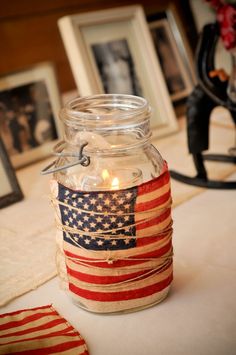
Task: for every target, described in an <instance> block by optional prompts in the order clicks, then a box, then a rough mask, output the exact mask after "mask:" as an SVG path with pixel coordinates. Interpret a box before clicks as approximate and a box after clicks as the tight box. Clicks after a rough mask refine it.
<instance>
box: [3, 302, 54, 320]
mask: <svg viewBox="0 0 236 355" xmlns="http://www.w3.org/2000/svg"><path fill="white" fill-rule="evenodd" d="M46 308H48V309H52V305H51V304H48V305H47V306H41V307H35V308H30V309H20V310H19V311H14V312H9V313H3V314H0V318H4V317H8V316H11V317H12V316H15V315H17V314H20V313H24V312H32V311H37V310H39V309H46Z"/></svg>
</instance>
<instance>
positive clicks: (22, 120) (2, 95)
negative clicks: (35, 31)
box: [0, 62, 61, 168]
mask: <svg viewBox="0 0 236 355" xmlns="http://www.w3.org/2000/svg"><path fill="white" fill-rule="evenodd" d="M60 107H61V99H60V94H59V90H58V85H57V79H56V74H55V70H54V66H53V64H52V63H49V62H45V63H40V64H38V65H35V66H32V67H30V68H27V69H25V70H22V71H19V72H15V73H11V74H7V75H5V76H3V77H1V78H0V135H1V138H2V140H3V142H4V144H5V147H6V150H7V152H8V155H9V157H10V159H11V162H12V164H13V166H14V167H15V168H18V167H22V166H24V165H27V164H29V163H32V162H35V161H36V160H39V159H42V158H45V157H46V156H48V155H49V154H50V153H51V150H52V147H53V145H54V144H55V141H57V139H58V137H59V136H60V124H59V120H58V119H57V117H58V111H59V109H60Z"/></svg>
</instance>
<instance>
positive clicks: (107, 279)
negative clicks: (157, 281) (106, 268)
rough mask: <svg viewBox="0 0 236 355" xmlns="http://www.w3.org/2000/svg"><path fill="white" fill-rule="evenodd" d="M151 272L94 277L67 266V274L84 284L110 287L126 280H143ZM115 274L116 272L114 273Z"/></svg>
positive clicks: (147, 270) (146, 270)
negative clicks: (137, 278) (136, 278)
mask: <svg viewBox="0 0 236 355" xmlns="http://www.w3.org/2000/svg"><path fill="white" fill-rule="evenodd" d="M149 271H151V269H145V270H143V271H139V272H133V273H132V272H131V271H130V273H129V274H123V275H117V276H101V275H92V274H84V273H82V272H78V271H75V270H72V269H71V268H69V267H68V266H67V272H68V274H69V275H70V276H72V277H74V278H76V279H78V280H80V281H83V282H88V283H93V284H97V285H100V284H101V285H110V284H114V283H117V282H122V281H126V280H130V279H132V278H135V277H138V276H140V278H139V280H141V279H142V277H141V276H142V275H144V276H145V274H146V273H147V272H149ZM114 273H115V271H114Z"/></svg>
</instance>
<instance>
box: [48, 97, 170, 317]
mask: <svg viewBox="0 0 236 355" xmlns="http://www.w3.org/2000/svg"><path fill="white" fill-rule="evenodd" d="M150 114H151V109H150V106H149V104H148V102H147V101H146V100H145V99H144V98H141V97H137V96H130V95H115V94H114V95H110V94H108V95H95V96H90V97H84V98H77V99H74V100H72V101H70V102H69V103H68V104H67V105H66V106H65V107H64V108H63V109H62V110H61V112H60V118H61V120H62V122H63V125H64V139H65V141H64V142H63V143H60V144H59V145H58V146H57V147H56V148H55V155H57V156H58V159H57V160H56V161H55V162H54V164H52V165H54V167H53V169H51V172H53V176H54V178H53V181H52V189H51V191H52V202H53V205H54V207H55V210H56V219H57V225H58V229H59V231H60V232H59V236H58V246H59V248H58V249H59V253H58V255H59V257H58V269H59V275H60V276H61V277H62V278H63V279H64V280H65V282H66V284H67V288H68V290H69V293H70V296H71V297H72V299H73V302H74V303H76V304H77V305H78V306H80V307H82V308H85V309H86V310H89V311H93V312H98V313H113V312H124V311H125V312H127V311H133V310H138V309H142V308H146V307H148V306H150V305H152V304H155V303H158V302H160V301H161V300H162V299H163V298H165V296H166V295H167V293H168V290H169V287H170V284H171V281H172V240H171V237H172V219H171V212H170V205H171V196H170V185H169V173H168V169H167V165H166V162H165V161H164V160H163V159H162V157H161V155H160V153H159V152H158V151H157V149H156V148H154V146H153V145H151V144H150V136H151V132H150ZM45 170H47V168H46V169H45ZM61 232H62V233H61Z"/></svg>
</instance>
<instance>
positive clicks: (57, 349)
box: [0, 305, 89, 355]
mask: <svg viewBox="0 0 236 355" xmlns="http://www.w3.org/2000/svg"><path fill="white" fill-rule="evenodd" d="M57 353H63V354H71V355H75V354H76V355H80V354H82V355H88V354H89V353H88V349H87V346H86V343H85V341H84V339H83V338H82V337H81V335H80V333H79V332H78V331H77V330H75V329H74V328H73V327H72V326H71V325H70V324H69V323H68V322H67V321H66V320H65V319H64V318H62V317H61V316H60V315H59V314H58V313H57V311H56V310H55V309H54V308H53V307H52V306H51V305H47V306H43V307H37V308H32V309H24V310H20V311H16V312H11V313H5V314H2V315H0V354H30V355H33V354H37V355H40V354H43V355H45V354H57Z"/></svg>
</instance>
